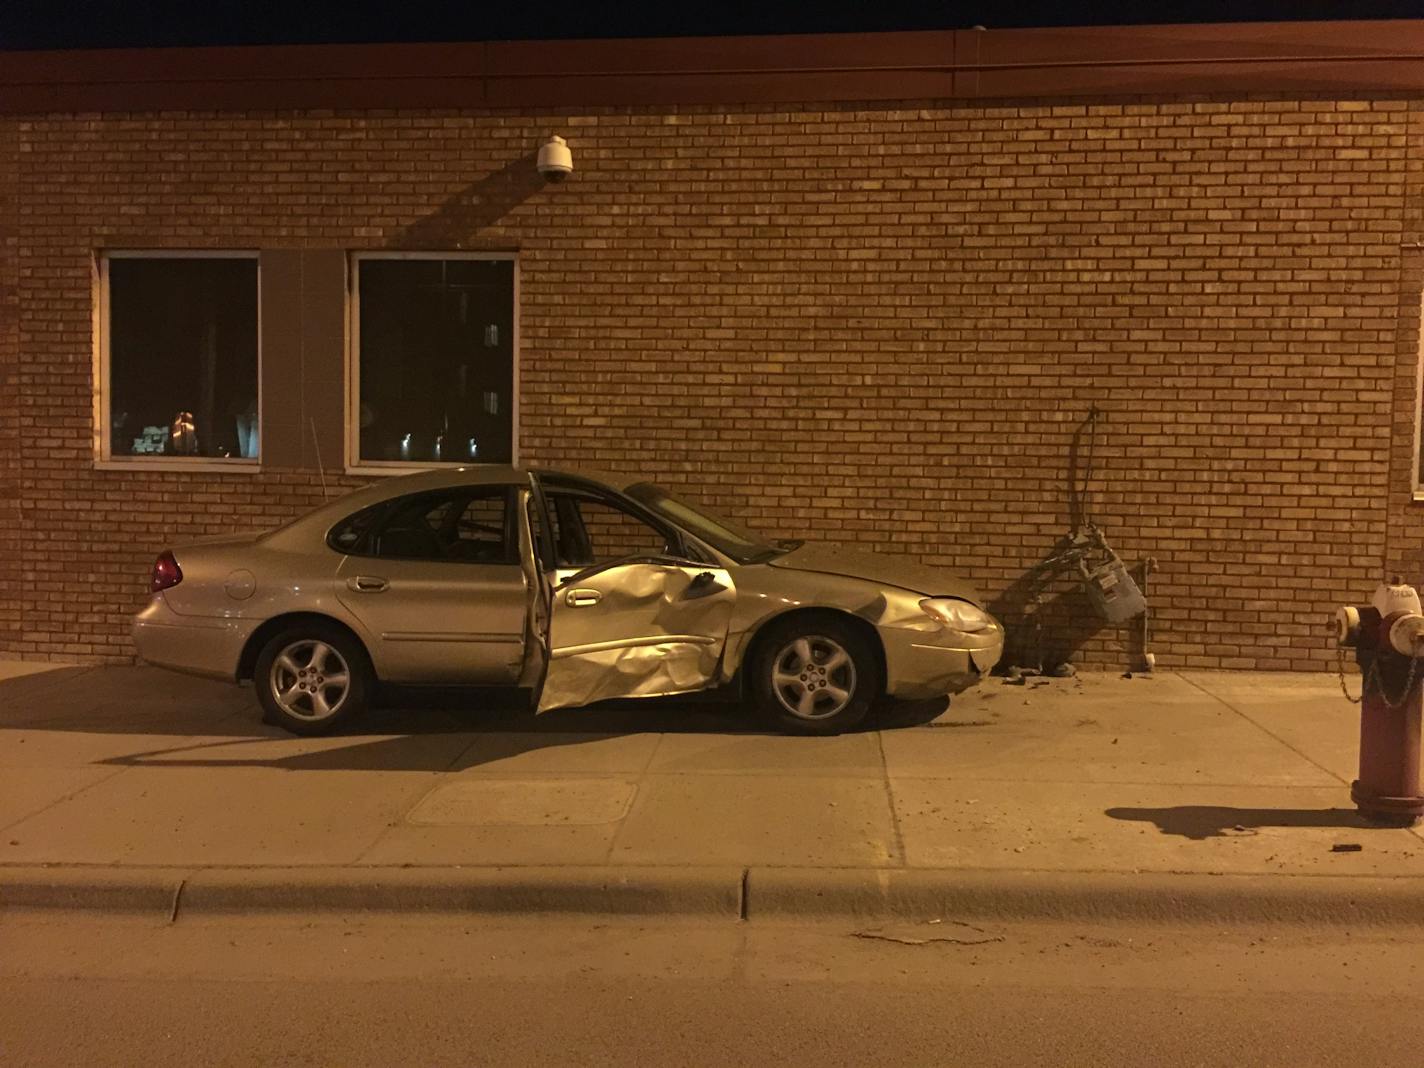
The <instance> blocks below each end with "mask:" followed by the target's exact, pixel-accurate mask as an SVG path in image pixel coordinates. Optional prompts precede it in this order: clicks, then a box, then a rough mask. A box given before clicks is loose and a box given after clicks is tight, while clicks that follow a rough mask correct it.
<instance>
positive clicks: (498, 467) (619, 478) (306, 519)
mask: <svg viewBox="0 0 1424 1068" xmlns="http://www.w3.org/2000/svg"><path fill="white" fill-rule="evenodd" d="M531 472H533V473H536V474H539V475H547V476H552V477H556V478H557V477H562V478H569V479H579V480H582V481H585V482H593V483H596V484H597V485H600V486H603V487H606V488H608V489H613V490H618V491H622V490H624V489H626V488H627V487H629V486H631V485H635V484H636V483H638V482H644V481H647V480H646V479H643V478H633V477H629V476H627V475H621V474H616V473H613V472H607V471H590V470H586V469H580V470H572V469H569V468H554V467H540V466H532V465H523V464H521V465H514V464H471V465H469V466H461V467H441V468H435V469H433V470H429V471H417V472H415V473H413V474H405V475H393V476H391V477H389V478H383V479H380V480H379V481H376V482H372V483H370V484H368V485H365V486H362V487H360V488H357V489H354V490H352V491H351V492H349V493H345V494H343V495H341V496H340V497H336V498H333V499H332V500H330V501H328V502H327V503H326V504H324V505H321V506H319V507H317V508H315V509H313V510H312V511H310V512H307V513H306V514H305V515H302V516H299V517H298V518H297V519H295V520H294V521H292V522H291V523H288V524H287V525H286V526H283V527H279V528H278V529H276V530H274V531H272V532H271V533H270V534H268V535H267V539H266V540H268V541H269V542H272V543H274V544H275V545H277V546H281V544H282V543H283V542H284V541H285V539H286V537H287V536H288V535H290V536H291V537H292V538H293V539H294V540H295V539H300V540H305V539H306V538H307V537H308V536H309V535H310V533H311V531H312V530H313V529H320V531H321V536H322V537H325V534H326V531H327V530H329V529H330V528H331V527H332V526H333V525H334V524H335V523H337V522H338V521H340V520H342V519H344V518H346V517H347V516H349V515H351V514H353V513H355V512H359V511H360V510H361V509H363V508H368V507H370V506H371V505H373V504H380V503H381V502H382V501H389V500H393V499H394V498H396V497H404V496H406V495H408V494H412V493H423V492H426V491H436V490H442V489H450V488H453V487H457V486H505V485H527V484H528V481H529V475H530V473H531Z"/></svg>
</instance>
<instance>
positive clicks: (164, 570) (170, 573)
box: [148, 552, 183, 593]
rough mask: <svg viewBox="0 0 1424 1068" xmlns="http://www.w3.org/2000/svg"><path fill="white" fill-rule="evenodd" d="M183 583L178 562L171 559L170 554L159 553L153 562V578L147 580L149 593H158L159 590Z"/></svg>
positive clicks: (181, 570) (181, 571) (171, 555)
mask: <svg viewBox="0 0 1424 1068" xmlns="http://www.w3.org/2000/svg"><path fill="white" fill-rule="evenodd" d="M182 581H183V569H182V568H181V567H179V566H178V561H177V560H175V559H174V558H173V554H172V553H171V552H165V553H160V554H159V557H158V559H157V560H155V561H154V562H153V577H152V578H150V579H149V582H148V589H149V592H151V593H158V592H159V591H160V590H166V589H169V588H170V587H172V586H176V585H178V583H180V582H182Z"/></svg>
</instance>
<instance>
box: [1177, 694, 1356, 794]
mask: <svg viewBox="0 0 1424 1068" xmlns="http://www.w3.org/2000/svg"><path fill="white" fill-rule="evenodd" d="M1176 676H1177V678H1179V679H1181V680H1182V681H1183V682H1187V683H1190V684H1191V685H1192V686H1193V687H1195V688H1196V689H1198V690H1200V691H1201V692H1202V693H1204V694H1206V695H1207V696H1208V697H1210V698H1211V699H1212V700H1213V701H1216V702H1217V703H1219V704H1221V705H1223V706H1224V707H1226V708H1228V709H1230V710H1231V711H1232V712H1235V713H1236V714H1237V715H1238V716H1240V717H1241V718H1242V719H1244V720H1245V721H1246V722H1247V723H1249V724H1251V726H1253V727H1255V728H1256V729H1257V730H1258V731H1260V732H1261V733H1262V734H1264V735H1266V736H1267V737H1269V738H1272V739H1274V740H1275V741H1277V742H1279V743H1280V744H1281V745H1283V746H1285V747H1286V748H1287V749H1289V750H1290V751H1291V752H1292V753H1294V754H1295V755H1296V756H1298V757H1300V758H1301V759H1302V760H1304V761H1305V762H1306V763H1307V764H1310V765H1311V766H1312V767H1315V768H1318V769H1319V770H1321V771H1323V772H1325V774H1326V775H1329V776H1330V777H1331V778H1332V779H1334V780H1335V781H1336V782H1338V783H1340V784H1341V785H1342V786H1349V785H1350V784H1349V783H1348V782H1346V781H1345V780H1344V779H1342V778H1341V777H1340V776H1339V775H1337V774H1335V772H1333V771H1331V770H1330V769H1329V768H1327V767H1326V766H1325V765H1324V764H1322V763H1320V761H1318V760H1316V759H1315V758H1314V757H1312V756H1310V755H1309V754H1308V753H1305V752H1303V751H1302V750H1300V749H1298V748H1297V747H1296V746H1294V745H1291V743H1290V742H1288V741H1286V740H1285V739H1284V738H1282V737H1281V736H1280V735H1279V734H1277V733H1276V732H1275V731H1273V730H1271V729H1270V728H1269V727H1265V726H1262V725H1261V724H1260V723H1258V722H1257V721H1256V720H1254V719H1252V718H1251V717H1250V716H1248V715H1247V714H1246V713H1245V712H1242V711H1241V709H1239V708H1237V707H1236V706H1235V705H1233V704H1232V703H1231V702H1230V701H1228V700H1226V698H1224V697H1220V696H1218V695H1216V694H1214V693H1212V692H1211V691H1210V690H1208V689H1207V688H1206V687H1205V686H1203V685H1202V684H1201V683H1199V682H1197V680H1196V679H1194V678H1192V677H1191V676H1190V675H1187V674H1185V673H1184V672H1181V671H1178V672H1176Z"/></svg>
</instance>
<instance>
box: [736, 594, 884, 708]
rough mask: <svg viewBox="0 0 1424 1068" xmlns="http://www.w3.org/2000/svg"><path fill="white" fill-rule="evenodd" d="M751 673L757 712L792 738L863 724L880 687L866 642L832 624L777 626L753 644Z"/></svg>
mask: <svg viewBox="0 0 1424 1068" xmlns="http://www.w3.org/2000/svg"><path fill="white" fill-rule="evenodd" d="M752 672H753V678H752V686H753V687H754V690H753V692H754V695H755V697H756V701H757V704H758V706H759V707H760V708H761V709H762V711H763V712H764V713H765V714H766V715H768V716H769V717H770V718H771V719H772V720H773V721H775V722H776V723H777V724H778V725H779V726H780V727H781V728H782V729H783V730H787V731H791V732H793V733H797V734H839V733H840V732H841V731H845V730H849V729H850V728H852V727H854V726H856V725H857V724H859V723H860V722H861V720H863V719H864V718H865V716H866V714H867V713H868V712H869V711H870V706H871V704H872V703H873V702H874V700H875V698H876V697H877V696H879V694H880V690H881V686H882V684H881V681H880V667H879V663H878V661H877V659H876V656H875V650H874V648H873V647H872V646H871V644H870V642H869V641H868V640H867V639H866V638H865V637H864V636H863V635H862V634H861V633H860V632H859V631H858V630H856V628H855V627H853V626H851V625H850V624H847V623H845V622H842V621H841V620H837V619H833V618H814V617H806V618H804V619H793V620H789V621H787V622H786V623H784V624H780V625H777V626H776V627H775V629H774V630H773V631H771V632H770V633H768V634H767V635H766V636H765V637H764V638H763V639H762V641H761V642H760V643H759V644H758V653H757V655H756V657H755V662H754V663H753V664H752Z"/></svg>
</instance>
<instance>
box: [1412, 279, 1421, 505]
mask: <svg viewBox="0 0 1424 1068" xmlns="http://www.w3.org/2000/svg"><path fill="white" fill-rule="evenodd" d="M1414 321H1415V322H1416V323H1418V324H1421V325H1420V329H1418V330H1417V331H1416V335H1415V338H1414V350H1415V351H1414V442H1413V449H1412V450H1411V456H1410V459H1411V460H1412V462H1413V464H1414V468H1413V470H1412V471H1411V472H1410V475H1409V485H1410V497H1411V498H1412V499H1413V501H1414V503H1415V504H1419V503H1424V470H1421V469H1420V468H1421V466H1424V291H1421V292H1420V295H1419V309H1418V312H1417V315H1416V318H1415V320H1414Z"/></svg>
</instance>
